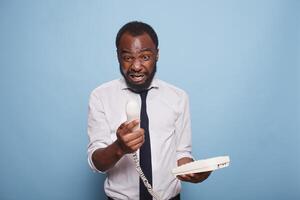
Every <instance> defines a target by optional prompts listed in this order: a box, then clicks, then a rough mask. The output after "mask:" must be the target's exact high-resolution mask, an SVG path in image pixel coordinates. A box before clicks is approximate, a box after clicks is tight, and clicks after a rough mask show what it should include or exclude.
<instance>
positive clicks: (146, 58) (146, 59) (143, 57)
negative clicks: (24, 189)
mask: <svg viewBox="0 0 300 200" xmlns="http://www.w3.org/2000/svg"><path fill="white" fill-rule="evenodd" d="M141 58H142V60H143V61H148V60H150V59H151V56H150V55H147V54H144V55H141Z"/></svg>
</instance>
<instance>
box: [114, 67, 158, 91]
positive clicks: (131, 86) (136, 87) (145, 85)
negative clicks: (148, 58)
mask: <svg viewBox="0 0 300 200" xmlns="http://www.w3.org/2000/svg"><path fill="white" fill-rule="evenodd" d="M119 69H120V72H121V74H122V76H123V77H124V79H125V81H126V84H127V86H128V87H129V89H131V90H132V91H133V92H137V93H139V92H142V91H145V90H147V89H148V88H149V86H150V85H151V83H152V80H153V78H154V75H155V73H156V63H155V64H154V66H153V70H152V72H151V73H150V74H149V75H148V74H147V75H148V77H147V79H146V80H145V82H144V83H142V84H135V83H133V82H131V81H130V80H129V78H128V76H129V74H130V73H132V71H130V70H128V71H127V72H126V74H125V73H124V71H123V69H122V66H121V64H120V65H119Z"/></svg>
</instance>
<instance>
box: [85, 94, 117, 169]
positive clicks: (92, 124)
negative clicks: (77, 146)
mask: <svg viewBox="0 0 300 200" xmlns="http://www.w3.org/2000/svg"><path fill="white" fill-rule="evenodd" d="M88 136H89V144H88V149H87V154H88V163H89V165H90V167H91V168H92V169H93V170H94V171H95V172H101V171H99V170H97V168H96V167H95V165H94V163H93V161H92V155H93V153H94V151H95V150H97V149H99V148H105V147H107V146H108V145H109V144H111V143H112V140H111V137H110V127H109V124H108V122H107V119H106V116H105V112H104V109H103V103H102V101H101V99H100V98H99V97H98V96H97V94H96V91H93V92H92V93H91V95H90V100H89V107H88Z"/></svg>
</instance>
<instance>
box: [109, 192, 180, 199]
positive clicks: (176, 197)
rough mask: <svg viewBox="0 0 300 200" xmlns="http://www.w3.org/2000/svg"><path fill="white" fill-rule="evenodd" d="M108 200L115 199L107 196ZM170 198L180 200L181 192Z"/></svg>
mask: <svg viewBox="0 0 300 200" xmlns="http://www.w3.org/2000/svg"><path fill="white" fill-rule="evenodd" d="M107 199H108V200H114V199H113V198H110V197H107ZM170 200H180V193H179V194H177V195H176V196H175V197H173V198H171V199H170Z"/></svg>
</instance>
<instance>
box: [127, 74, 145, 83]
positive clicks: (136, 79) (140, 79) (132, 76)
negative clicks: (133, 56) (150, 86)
mask: <svg viewBox="0 0 300 200" xmlns="http://www.w3.org/2000/svg"><path fill="white" fill-rule="evenodd" d="M129 77H130V79H131V80H132V81H133V82H135V83H138V82H144V80H145V78H146V76H145V74H141V73H131V74H129Z"/></svg>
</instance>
